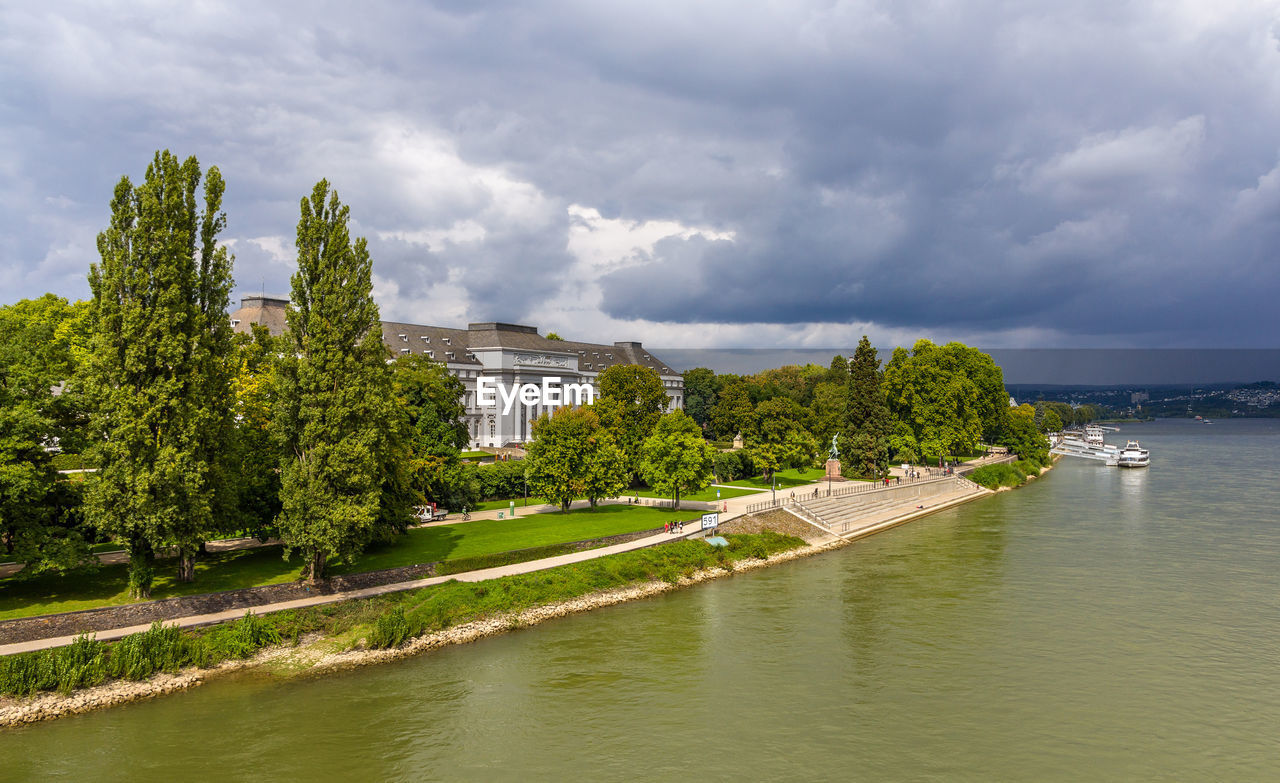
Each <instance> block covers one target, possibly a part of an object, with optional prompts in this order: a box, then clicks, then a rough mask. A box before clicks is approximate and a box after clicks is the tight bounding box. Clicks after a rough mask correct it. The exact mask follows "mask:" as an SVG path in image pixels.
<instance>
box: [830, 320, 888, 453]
mask: <svg viewBox="0 0 1280 783" xmlns="http://www.w3.org/2000/svg"><path fill="white" fill-rule="evenodd" d="M880 380H881V374H880V359H879V357H878V356H877V355H876V349H875V348H873V347H871V341H870V340H868V339H867V336H866V335H863V336H862V339H861V340H859V341H858V347H857V349H856V350H855V351H854V352H853V361H851V362H850V363H849V381H848V386H847V389H848V394H847V397H846V400H847V403H846V405H845V430H844V438H843V439H842V441H843V442H842V444H841V445H842V448H841V452H842V455H843V457H844V459H843V461H842V464H841V471H842V472H843V473H844V475H846V476H870V477H872V478H878V477H880V476H884V475H886V473H887V472H888V469H889V433H890V423H889V409H888V407H887V406H886V405H885V399H884V392H883V391H882V390H881V388H880Z"/></svg>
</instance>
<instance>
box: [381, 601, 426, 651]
mask: <svg viewBox="0 0 1280 783" xmlns="http://www.w3.org/2000/svg"><path fill="white" fill-rule="evenodd" d="M419 631H421V629H420V628H419V629H416V630H415V629H414V628H413V627H412V626H411V625H410V624H409V619H408V618H407V617H405V614H404V607H403V606H397V607H396V608H395V609H392V610H391V611H390V612H388V613H386V614H384V615H382V616H381V617H379V618H378V619H377V621H376V622H375V623H374V624H373V631H371V632H370V633H369V638H368V644H369V646H370V647H372V648H374V649H379V650H385V649H390V648H392V647H399V646H400V645H402V644H404V643H405V640H407V639H408V638H409V637H411V636H416V635H417V633H418V632H419Z"/></svg>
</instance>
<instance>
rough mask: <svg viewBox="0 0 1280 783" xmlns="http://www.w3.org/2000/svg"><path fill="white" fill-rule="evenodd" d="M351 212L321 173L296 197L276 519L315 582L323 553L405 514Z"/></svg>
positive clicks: (350, 550)
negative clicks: (298, 213)
mask: <svg viewBox="0 0 1280 783" xmlns="http://www.w3.org/2000/svg"><path fill="white" fill-rule="evenodd" d="M349 219H350V209H349V208H348V207H347V206H346V205H344V204H343V203H342V202H341V201H340V200H339V198H338V194H337V193H336V192H332V191H330V189H329V183H328V182H327V181H325V180H321V181H320V182H318V183H316V186H315V188H314V189H313V190H312V192H311V195H310V196H309V197H307V198H304V199H302V202H301V217H300V219H299V221H298V235H297V248H298V270H297V272H295V273H294V275H293V281H292V282H293V286H292V287H293V293H292V298H291V301H290V303H289V310H288V314H287V319H288V324H289V328H288V331H287V332H286V333H285V344H286V345H287V346H288V347H287V349H286V350H285V351H284V353H283V356H282V358H281V361H280V368H279V372H278V373H277V394H278V397H279V402H278V408H277V415H276V421H275V432H276V437H277V440H278V442H279V444H280V447H281V450H282V452H283V457H282V460H281V464H280V484H281V491H280V501H281V511H280V516H279V519H278V526H279V528H280V535H281V537H282V538H283V539H284V542H285V547H286V552H289V551H292V550H298V551H300V552H302V554H303V556H304V557H305V558H306V565H305V571H306V574H307V576H308V578H310V579H312V580H315V579H319V578H320V577H322V576H323V575H324V570H325V564H326V562H327V560H328V559H329V558H330V557H338V558H350V557H353V556H354V555H356V554H357V553H359V552H360V551H361V550H362V549H363V548H364V547H365V546H366V545H367V544H368V543H369V542H370V541H371V540H373V539H374V538H375V537H376V536H378V535H381V534H385V532H386V530H380V529H379V528H380V527H385V528H389V529H393V530H394V529H397V528H403V526H404V525H405V524H406V523H407V520H408V518H409V502H408V501H409V500H410V496H409V495H408V494H407V493H406V492H405V491H404V484H403V481H404V477H403V473H402V471H403V467H404V462H405V460H404V456H405V454H404V451H403V449H404V443H403V435H404V428H405V419H404V412H403V408H402V406H401V405H400V404H399V403H398V402H397V400H396V398H395V395H394V390H393V387H392V379H391V370H390V368H389V367H388V365H387V360H388V359H389V358H390V356H389V353H388V351H387V348H386V346H385V345H384V344H383V342H382V325H381V321H380V320H379V318H378V306H377V305H376V304H375V303H374V301H373V295H372V294H373V277H372V275H373V261H372V259H371V258H370V257H369V250H368V247H367V245H366V242H365V240H364V239H363V238H359V239H356V240H355V241H354V242H352V241H351V236H350V233H349V231H348V229H347V223H348V220H349Z"/></svg>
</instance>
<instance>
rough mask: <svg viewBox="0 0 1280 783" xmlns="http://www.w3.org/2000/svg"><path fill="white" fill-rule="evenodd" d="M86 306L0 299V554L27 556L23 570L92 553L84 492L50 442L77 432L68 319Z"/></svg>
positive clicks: (46, 299)
mask: <svg viewBox="0 0 1280 783" xmlns="http://www.w3.org/2000/svg"><path fill="white" fill-rule="evenodd" d="M87 309H88V307H87V304H85V303H77V304H76V305H69V304H67V301H66V300H65V299H62V298H61V297H57V296H54V295H53V294H46V295H45V296H42V297H40V298H39V299H34V300H30V299H24V300H21V301H19V302H16V303H14V304H12V305H6V306H3V307H0V558H3V559H5V560H16V561H18V562H24V563H26V564H27V567H26V568H25V569H24V571H23V574H24V576H25V577H31V576H35V575H37V574H39V573H41V572H44V571H50V570H67V569H70V568H74V567H76V566H78V565H81V564H83V563H84V562H85V560H86V558H87V557H88V549H87V546H86V544H85V539H86V538H87V535H86V532H87V531H85V530H84V529H83V526H82V524H81V522H82V515H81V514H80V509H79V503H78V501H79V494H78V493H77V492H69V491H65V488H64V487H61V486H59V484H58V481H57V479H58V476H57V470H59V469H62V468H61V465H59V462H60V461H65V460H64V458H63V455H60V454H59V455H53V454H51V453H50V452H48V451H46V449H45V447H46V445H51V444H53V443H55V442H56V443H60V444H65V445H71V444H73V443H75V442H76V441H78V440H80V438H79V433H78V429H79V428H80V425H81V421H80V419H81V417H82V407H83V400H82V395H79V394H77V393H74V392H73V391H72V389H75V388H77V385H76V384H73V383H70V381H71V380H72V379H73V378H74V376H75V374H76V372H77V367H78V364H77V362H76V357H77V356H78V355H79V354H78V353H77V352H76V351H74V350H72V343H71V338H70V336H69V335H68V334H67V333H66V331H65V329H64V327H65V325H66V324H68V323H69V322H73V321H76V320H78V318H79V316H80V314H82V313H83V312H84V311H87ZM58 384H62V385H61V389H62V393H61V394H58V395H55V394H53V392H52V387H53V386H55V385H58ZM71 459H76V460H78V457H75V456H72V457H71Z"/></svg>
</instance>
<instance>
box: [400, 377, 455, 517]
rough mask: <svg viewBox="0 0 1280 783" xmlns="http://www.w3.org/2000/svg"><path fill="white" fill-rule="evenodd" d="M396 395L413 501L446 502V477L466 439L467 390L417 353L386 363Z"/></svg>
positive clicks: (449, 473)
mask: <svg viewBox="0 0 1280 783" xmlns="http://www.w3.org/2000/svg"><path fill="white" fill-rule="evenodd" d="M391 371H392V381H393V383H394V386H395V390H396V396H397V397H398V398H399V399H400V403H401V404H402V405H403V406H404V411H405V416H406V419H407V422H406V423H407V425H408V429H407V438H406V447H407V449H408V453H409V461H408V472H409V476H410V487H411V489H412V491H413V493H414V495H415V499H416V500H417V502H419V503H421V502H423V501H424V500H428V499H430V500H434V501H436V502H438V503H445V502H446V497H445V496H446V495H447V494H448V490H447V487H448V483H447V482H446V476H447V475H453V474H452V473H451V471H452V470H453V467H454V466H455V465H457V464H458V458H459V455H460V454H461V452H462V449H463V448H465V447H466V445H467V443H468V442H470V440H471V436H470V434H469V433H468V432H467V426H466V424H464V423H463V420H462V417H463V416H465V415H466V404H465V403H464V402H463V397H464V396H465V395H466V387H465V386H464V385H463V383H462V380H461V379H459V378H457V377H456V376H454V375H452V374H451V373H450V372H449V370H448V368H446V367H445V365H444V364H443V363H441V362H437V361H434V360H432V359H430V358H428V357H426V356H423V355H421V354H417V355H414V354H410V355H406V356H401V357H399V358H397V359H396V360H395V362H393V363H392V365H391Z"/></svg>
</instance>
